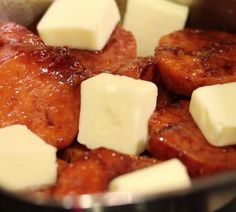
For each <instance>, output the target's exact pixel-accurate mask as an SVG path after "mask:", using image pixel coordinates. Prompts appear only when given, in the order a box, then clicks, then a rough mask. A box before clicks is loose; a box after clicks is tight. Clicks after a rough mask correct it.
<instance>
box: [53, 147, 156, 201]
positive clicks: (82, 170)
mask: <svg viewBox="0 0 236 212" xmlns="http://www.w3.org/2000/svg"><path fill="white" fill-rule="evenodd" d="M79 149H80V148H79ZM79 151H80V150H79ZM74 155H76V154H74ZM78 155H79V157H78V158H77V159H76V160H75V161H74V162H73V163H71V164H70V165H69V166H68V167H67V168H66V169H64V170H63V172H62V174H61V175H60V176H59V179H58V182H57V184H56V188H55V191H54V196H55V197H56V198H59V199H61V198H63V197H65V196H66V195H79V194H88V193H89V194H91V193H98V192H103V191H106V190H107V187H108V183H109V182H110V180H111V179H112V178H114V177H116V176H118V175H121V174H124V173H127V172H130V171H133V170H136V169H140V168H144V167H147V166H150V165H152V164H155V163H157V162H158V161H157V160H156V159H153V158H148V157H141V156H130V155H125V154H121V153H117V152H115V151H112V150H108V149H104V148H99V149H96V150H92V151H90V152H86V151H85V152H84V154H83V153H82V154H81V151H80V154H77V156H78Z"/></svg>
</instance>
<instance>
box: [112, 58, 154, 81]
mask: <svg viewBox="0 0 236 212" xmlns="http://www.w3.org/2000/svg"><path fill="white" fill-rule="evenodd" d="M111 73H113V74H118V75H125V76H128V77H132V78H134V79H142V80H146V81H152V80H153V79H154V76H155V75H156V74H157V65H156V62H155V59H154V58H153V57H137V58H134V59H132V60H130V61H127V63H126V64H124V65H123V66H121V67H120V68H119V69H117V70H112V71H111Z"/></svg>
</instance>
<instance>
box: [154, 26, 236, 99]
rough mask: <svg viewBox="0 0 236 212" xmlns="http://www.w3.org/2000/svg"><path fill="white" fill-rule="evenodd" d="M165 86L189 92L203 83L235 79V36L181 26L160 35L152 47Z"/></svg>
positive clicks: (188, 93)
mask: <svg viewBox="0 0 236 212" xmlns="http://www.w3.org/2000/svg"><path fill="white" fill-rule="evenodd" d="M155 57H156V61H157V63H158V66H159V69H160V73H161V77H162V80H163V83H164V84H165V86H166V87H167V88H168V89H169V90H171V91H173V92H175V93H178V94H182V95H187V96H189V95H191V93H192V91H193V90H194V89H196V88H198V87H201V86H204V85H211V84H217V83H226V82H232V81H236V36H235V35H232V34H227V33H224V32H218V31H204V30H194V29H185V30H182V31H177V32H173V33H171V34H169V35H166V36H164V37H162V38H161V40H160V43H159V46H158V47H157V48H156V50H155Z"/></svg>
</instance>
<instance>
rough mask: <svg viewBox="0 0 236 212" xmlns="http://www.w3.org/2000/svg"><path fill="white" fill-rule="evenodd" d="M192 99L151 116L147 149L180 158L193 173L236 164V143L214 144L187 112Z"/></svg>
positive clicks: (163, 156) (160, 156)
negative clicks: (226, 145) (222, 145)
mask: <svg viewBox="0 0 236 212" xmlns="http://www.w3.org/2000/svg"><path fill="white" fill-rule="evenodd" d="M188 108H189V102H188V101H180V102H179V103H176V104H173V105H172V106H167V107H163V108H161V109H160V110H158V111H157V112H155V113H154V115H153V116H152V118H151V120H150V141H149V145H148V149H149V151H150V152H151V154H152V155H153V156H155V157H156V158H158V159H161V160H167V159H170V158H179V159H180V160H181V161H182V162H183V163H184V164H185V165H186V166H187V168H188V171H189V174H190V176H192V177H200V176H206V175H212V174H214V173H218V172H222V171H224V170H230V169H233V168H236V147H235V146H230V147H221V148H220V147H214V146H211V145H210V144H209V143H208V142H207V141H206V140H205V138H204V137H203V135H202V134H201V132H200V130H199V128H198V127H197V125H196V124H195V123H194V121H193V119H192V117H191V115H190V113H189V112H188Z"/></svg>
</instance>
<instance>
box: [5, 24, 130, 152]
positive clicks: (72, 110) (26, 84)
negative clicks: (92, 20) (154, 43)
mask: <svg viewBox="0 0 236 212" xmlns="http://www.w3.org/2000/svg"><path fill="white" fill-rule="evenodd" d="M118 31H119V33H120V34H122V33H123V34H125V37H124V39H125V40H124V41H123V40H122V37H120V38H119V39H120V40H119V41H118V38H116V39H115V38H111V42H110V43H108V44H107V46H108V47H107V48H106V49H104V51H101V52H100V53H96V52H86V51H81V52H80V55H81V57H82V55H83V54H84V55H87V54H89V55H90V56H89V57H91V58H93V59H92V61H100V58H101V57H102V56H101V55H104V58H108V59H109V61H112V63H115V61H116V59H117V58H119V61H118V62H117V64H119V65H118V66H120V64H121V61H123V60H125V61H126V59H127V58H126V57H128V59H129V60H130V59H131V58H132V57H134V54H135V50H134V48H135V47H134V46H133V47H132V48H131V47H128V46H127V45H126V44H129V41H130V40H133V37H132V36H131V34H130V33H126V31H124V30H123V29H121V28H118ZM114 36H115V35H114ZM114 39H115V40H116V42H115V41H113V40H114ZM126 42H128V43H126ZM120 45H121V46H120ZM126 46H127V48H126ZM116 49H120V51H121V52H119V50H116ZM74 51H75V50H71V49H68V48H66V47H58V48H56V47H49V46H45V45H44V43H43V42H42V41H41V40H40V38H39V37H38V36H36V35H34V34H33V33H31V32H30V31H28V30H27V29H26V28H24V27H22V26H19V25H17V24H14V23H6V22H0V105H1V106H0V127H4V126H9V125H13V124H23V125H27V127H28V128H29V129H31V130H32V131H33V132H34V133H36V134H37V135H38V136H40V137H41V138H43V139H44V140H45V141H46V142H47V143H50V144H52V145H54V146H56V147H57V148H59V149H61V148H65V147H66V146H68V145H69V144H70V143H71V142H72V141H73V139H74V138H75V137H76V134H77V132H78V120H79V111H80V83H81V81H83V80H85V79H87V78H89V77H91V76H94V75H95V74H96V73H97V71H96V70H95V69H93V67H92V65H91V67H89V69H86V68H85V67H84V65H82V63H81V61H80V58H78V56H77V54H75V53H74ZM123 52H126V54H124V55H123V56H122V58H120V54H121V53H122V54H123ZM84 58H86V56H84ZM104 60H105V59H104ZM82 62H84V63H85V66H86V65H87V64H89V63H90V62H91V61H87V63H86V60H83V61H82ZM93 64H94V63H93ZM95 64H96V62H95ZM106 64H107V63H106V62H104V64H103V63H101V64H99V67H100V68H101V70H103V68H102V66H103V65H104V66H106ZM113 65H114V64H113ZM94 68H96V67H94Z"/></svg>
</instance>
